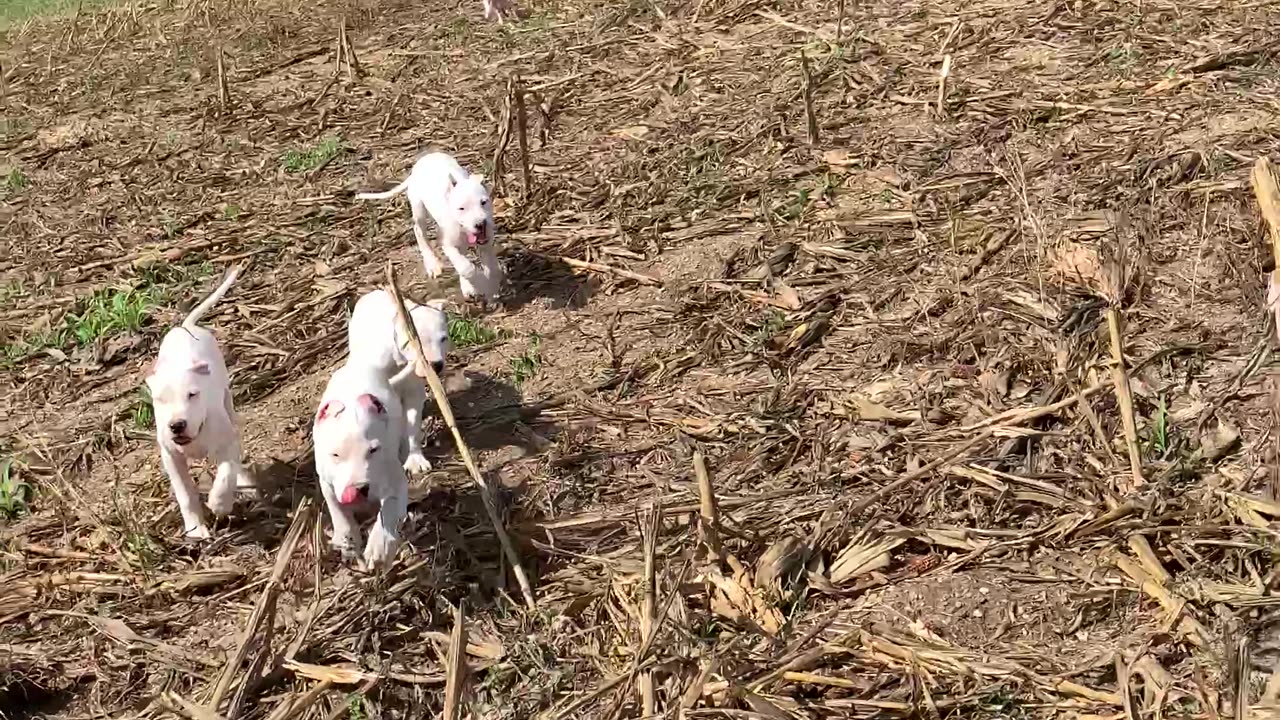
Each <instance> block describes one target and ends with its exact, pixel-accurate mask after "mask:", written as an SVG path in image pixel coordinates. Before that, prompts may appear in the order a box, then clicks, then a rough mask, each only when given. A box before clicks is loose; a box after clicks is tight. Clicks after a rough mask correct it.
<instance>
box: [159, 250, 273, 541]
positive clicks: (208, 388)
mask: <svg viewBox="0 0 1280 720" xmlns="http://www.w3.org/2000/svg"><path fill="white" fill-rule="evenodd" d="M239 274H240V268H234V269H232V270H231V272H229V273H227V279H225V280H223V281H222V284H221V285H219V286H218V289H217V290H214V291H213V294H212V295H210V296H209V297H208V298H206V299H205V301H204V302H202V303H200V304H199V305H197V306H196V308H195V309H194V310H192V311H191V314H190V315H187V318H186V319H185V320H183V321H182V325H180V326H179V327H176V328H173V329H172V330H170V331H169V332H168V333H166V334H165V336H164V340H163V341H161V343H160V353H159V355H157V356H156V360H155V363H154V364H153V365H152V366H151V370H150V371H149V372H148V373H147V377H146V383H147V389H148V390H150V391H151V402H152V404H153V406H154V407H155V416H156V440H157V442H158V443H159V445H160V461H161V463H162V464H163V465H164V471H165V474H167V475H168V476H169V484H170V485H171V486H172V487H173V495H174V497H175V498H177V500H178V509H179V510H180V511H181V513H182V525H183V530H184V531H185V532H186V534H187V536H188V537H192V538H208V537H210V535H209V527H208V526H207V525H206V524H205V521H204V513H203V511H202V508H201V506H200V491H199V489H197V488H196V484H195V482H194V481H193V480H192V479H191V465H190V461H191V460H192V459H195V458H206V457H207V458H209V459H211V460H213V462H215V463H216V464H217V467H218V469H217V475H216V477H215V478H214V481H213V490H212V491H211V492H210V493H209V509H211V510H213V513H214V514H215V515H218V516H223V515H227V514H229V513H230V512H231V506H232V505H233V504H234V503H235V496H236V485H238V484H248V483H247V482H245V480H246V479H245V478H243V470H242V468H241V466H240V434H239V431H238V430H237V429H236V414H235V408H233V407H232V404H231V384H230V376H229V375H228V374H227V366H226V363H225V362H224V361H223V359H222V351H221V350H220V349H219V348H218V341H217V340H216V339H214V337H213V333H211V332H209V331H208V330H206V329H204V328H202V327H200V326H199V325H198V324H197V323H199V322H200V318H201V317H203V316H204V314H205V313H207V312H209V309H210V308H212V307H213V306H214V304H216V303H217V302H218V301H219V300H220V299H222V296H223V295H225V294H226V293H227V290H229V289H230V288H231V285H232V283H234V282H235V281H236V277H237V276H238V275H239Z"/></svg>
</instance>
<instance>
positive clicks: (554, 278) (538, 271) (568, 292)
mask: <svg viewBox="0 0 1280 720" xmlns="http://www.w3.org/2000/svg"><path fill="white" fill-rule="evenodd" d="M502 259H503V262H504V264H505V265H506V267H507V278H508V281H509V282H510V283H511V290H510V292H509V293H508V295H507V296H506V297H504V298H503V305H504V306H505V307H506V309H507V310H509V311H515V310H519V309H520V308H522V307H524V306H525V305H528V304H529V303H531V302H534V301H535V300H538V299H539V298H547V299H548V300H550V301H551V307H552V308H554V309H556V310H561V309H568V310H579V309H581V308H584V307H586V305H587V302H588V301H589V300H590V299H591V295H592V294H593V293H594V292H595V290H596V288H597V287H598V281H597V280H596V279H595V278H592V277H589V276H588V277H584V276H581V275H577V274H575V273H574V272H573V268H570V267H569V266H568V265H566V264H564V263H563V262H560V261H558V260H554V259H552V258H548V257H546V256H545V255H540V254H538V253H534V252H530V251H528V250H525V249H524V248H513V249H511V250H508V251H507V252H505V253H503V258H502Z"/></svg>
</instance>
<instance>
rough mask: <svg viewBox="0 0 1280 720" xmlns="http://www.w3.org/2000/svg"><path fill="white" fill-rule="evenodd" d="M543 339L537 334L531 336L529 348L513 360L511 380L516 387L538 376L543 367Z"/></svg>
mask: <svg viewBox="0 0 1280 720" xmlns="http://www.w3.org/2000/svg"><path fill="white" fill-rule="evenodd" d="M541 348H542V338H540V337H538V334H537V333H534V334H532V335H530V336H529V347H528V348H527V349H526V350H525V351H524V352H523V353H521V354H519V355H517V356H515V357H513V358H511V380H512V382H514V383H515V384H516V385H520V384H522V383H523V382H524V381H525V380H528V379H529V378H531V377H533V376H534V375H537V374H538V370H539V369H540V368H541V367H542V353H541Z"/></svg>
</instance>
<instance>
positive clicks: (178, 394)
mask: <svg viewBox="0 0 1280 720" xmlns="http://www.w3.org/2000/svg"><path fill="white" fill-rule="evenodd" d="M146 382H147V390H149V391H150V393H151V404H152V406H153V407H154V408H155V416H156V430H157V431H158V432H159V434H160V437H161V438H162V439H167V440H170V441H172V442H173V443H174V444H175V445H189V444H190V443H191V441H193V440H195V439H196V437H197V436H199V435H200V431H201V430H203V429H204V425H205V420H206V419H208V415H209V403H210V402H211V401H213V402H221V399H220V398H219V397H218V396H217V391H218V389H219V388H217V387H215V386H214V383H213V378H212V374H211V372H210V369H209V363H208V362H206V361H204V360H195V361H192V362H187V363H177V362H173V361H170V362H166V363H160V362H159V361H157V362H156V364H155V365H153V366H151V372H150V373H148V375H147V380H146Z"/></svg>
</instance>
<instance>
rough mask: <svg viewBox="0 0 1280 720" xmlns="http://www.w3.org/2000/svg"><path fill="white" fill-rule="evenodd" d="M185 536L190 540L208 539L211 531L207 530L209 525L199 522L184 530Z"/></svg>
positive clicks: (210, 536) (211, 535)
mask: <svg viewBox="0 0 1280 720" xmlns="http://www.w3.org/2000/svg"><path fill="white" fill-rule="evenodd" d="M186 536H187V538H189V539H191V540H208V539H210V538H212V537H213V533H211V532H209V526H208V525H205V524H204V523H200V524H199V525H196V526H195V527H193V528H191V529H190V530H188V531H187V532H186Z"/></svg>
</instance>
